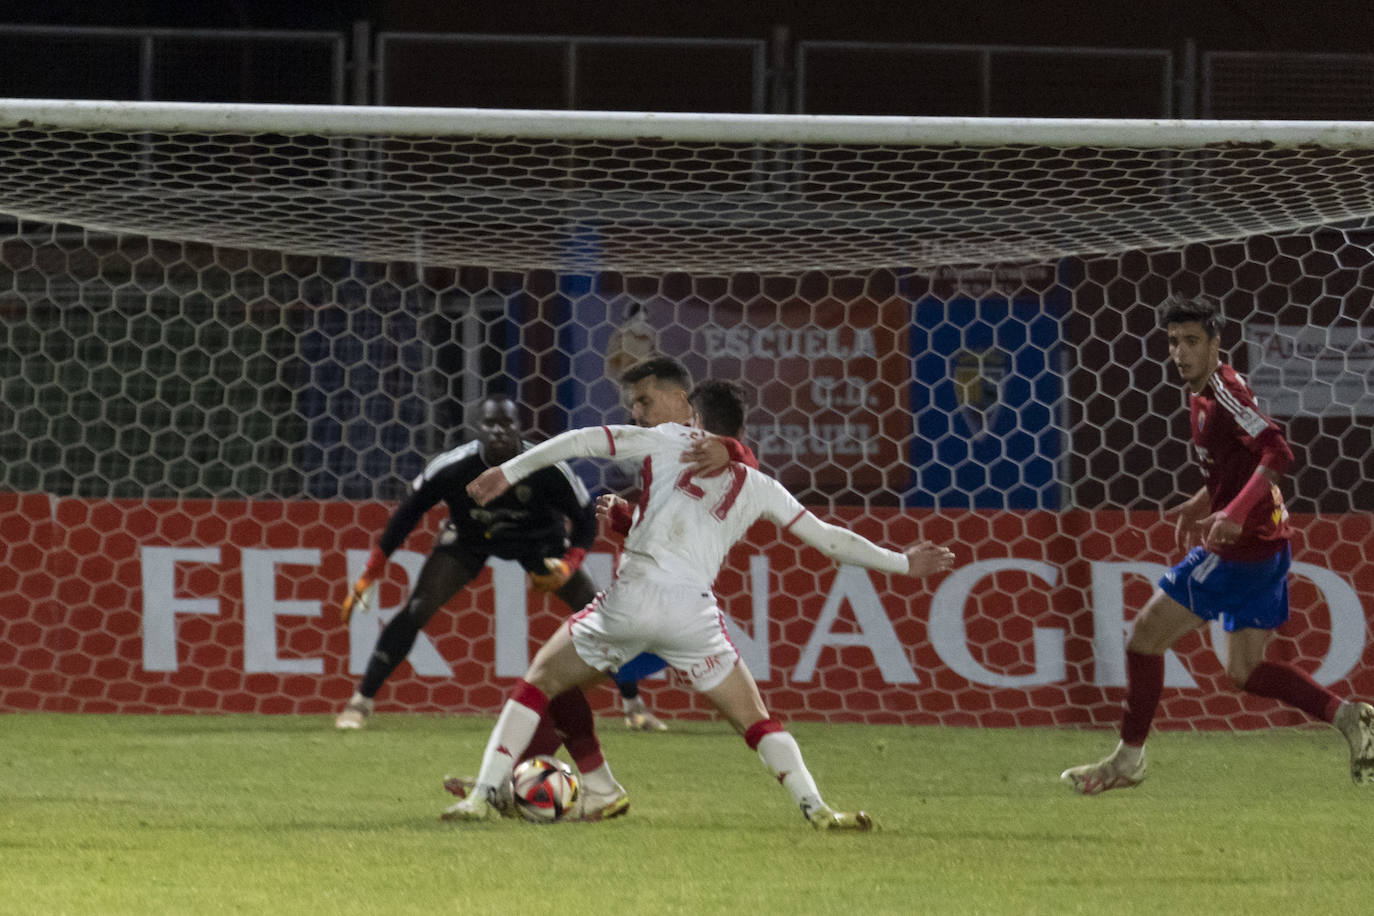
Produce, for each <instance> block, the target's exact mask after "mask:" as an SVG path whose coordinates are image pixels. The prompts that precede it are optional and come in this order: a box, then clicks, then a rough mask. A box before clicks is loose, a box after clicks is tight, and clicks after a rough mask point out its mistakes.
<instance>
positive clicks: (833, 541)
mask: <svg viewBox="0 0 1374 916" xmlns="http://www.w3.org/2000/svg"><path fill="white" fill-rule="evenodd" d="M787 530H788V531H791V532H792V533H793V534H795V535H796V536H797V537H799V538H801V539H802V540H803V541H805V542H806V543H808V544H810V545H811V546H812V547H815V548H816V549H817V550H819V551H820V552H821V553H823V554H825V555H826V556H828V557H830V558H831V559H832V560H836V561H838V562H840V563H853V564H854V565H856V566H865V567H867V568H869V569H876V570H879V571H881V572H890V573H899V574H901V575H907V576H928V575H931V574H932V573H937V572H941V571H943V570H946V569H949V568H950V567H951V566H953V565H954V554H953V553H951V552H950V551H949V550H948V549H946V548H944V547H938V546H936V545H935V544H932V543H931V542H929V541H922V542H921V543H919V544H917V545H916V546H914V547H911V548H908V549H907V551H906V552H905V553H898V552H896V551H895V550H888V549H887V548H885V547H879V546H878V545H877V544H874V543H873V542H872V541H870V540H869V539H868V538H866V537H863V536H862V535H859V534H855V533H854V532H853V531H850V530H849V529H848V528H841V527H840V526H839V525H831V524H829V523H827V522H823V521H821V520H820V519H818V518H816V516H814V515H812V514H811V513H810V512H803V513H802V514H801V515H799V516H798V517H797V518H796V519H795V520H794V521H793V522H792V523H791V524H790V525H788V526H787Z"/></svg>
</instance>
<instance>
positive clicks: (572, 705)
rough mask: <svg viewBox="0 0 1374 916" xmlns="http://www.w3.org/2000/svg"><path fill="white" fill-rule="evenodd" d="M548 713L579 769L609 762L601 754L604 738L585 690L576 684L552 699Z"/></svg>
mask: <svg viewBox="0 0 1374 916" xmlns="http://www.w3.org/2000/svg"><path fill="white" fill-rule="evenodd" d="M548 717H549V719H551V720H552V721H553V728H554V729H555V730H556V733H557V735H558V737H559V738H561V739H562V740H563V745H564V746H565V747H567V749H568V756H569V757H571V758H572V759H573V763H575V764H577V769H578V770H579V771H581V772H583V773H590V772H591V771H592V770H595V769H597V768H598V767H600V766H601V765H602V764H603V763H605V762H606V758H605V757H603V756H602V755H601V742H600V741H599V740H597V737H596V719H595V718H593V716H592V707H591V705H590V704H588V703H587V695H586V694H584V693H583V692H582V691H581V690H579V689H578V688H576V687H574V688H573V689H572V690H565V691H563V692H562V693H560V694H559V695H558V696H556V697H554V698H553V699H552V700H550V701H549V716H548ZM540 724H541V726H542V724H543V723H540Z"/></svg>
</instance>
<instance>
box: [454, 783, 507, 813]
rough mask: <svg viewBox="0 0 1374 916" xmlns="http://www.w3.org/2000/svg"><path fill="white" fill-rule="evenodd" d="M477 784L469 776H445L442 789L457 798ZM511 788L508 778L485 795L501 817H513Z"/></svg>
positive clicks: (466, 793) (464, 795)
mask: <svg viewBox="0 0 1374 916" xmlns="http://www.w3.org/2000/svg"><path fill="white" fill-rule="evenodd" d="M475 785H477V780H476V779H474V778H472V777H471V776H445V777H444V790H445V791H446V792H448V793H449V794H450V795H456V796H458V797H459V798H467V797H468V793H470V792H471V791H472V787H473V786H475ZM513 791H514V790H513V789H512V788H511V784H510V780H506V781H505V782H503V783H502V784H501V785H500V787H499V788H497V790H496V791H495V792H493V793H492V794H491V795H490V796H488V797H487V802H488V803H490V805H491V806H492V807H493V808H495V809H496V811H497V813H498V814H500V815H501V816H502V817H515V816H516V814H517V812H516V810H515V796H514V794H513Z"/></svg>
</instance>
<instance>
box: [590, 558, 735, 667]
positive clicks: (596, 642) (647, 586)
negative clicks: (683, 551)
mask: <svg viewBox="0 0 1374 916" xmlns="http://www.w3.org/2000/svg"><path fill="white" fill-rule="evenodd" d="M568 627H569V632H570V633H571V634H572V643H573V648H574V649H576V650H577V654H578V656H579V657H580V658H581V659H582V660H583V661H584V662H586V663H587V664H588V665H591V666H592V667H593V668H596V669H597V670H598V671H606V672H611V671H615V670H616V669H618V668H619V667H620V666H621V665H623V664H625V663H626V662H628V661H630V659H632V658H634V657H635V656H637V655H639V654H640V653H641V652H652V653H654V654H655V655H657V656H659V657H660V658H662V659H663V660H664V661H665V662H667V663H668V665H669V666H670V667H671V668H672V669H673V671H674V672H675V673H676V674H677V676H678V677H680V678H682V680H684V681H685V682H687V683H688V684H690V685H691V686H692V689H694V690H697V691H702V692H704V691H707V690H710V689H712V688H713V687H717V686H719V685H720V682H721V681H723V680H725V676H726V675H728V674H729V673H730V670H731V669H732V668H734V667H735V663H736V662H737V661H738V660H739V652H738V651H737V650H736V649H735V644H734V643H732V642H731V641H730V636H729V634H728V633H727V632H726V630H725V615H724V614H722V613H721V610H720V608H719V607H717V606H716V598H715V596H714V595H712V594H711V593H710V592H709V591H702V590H701V587H700V586H699V585H684V584H677V583H666V584H660V583H657V582H654V581H653V580H651V579H649V578H647V577H644V576H633V577H631V578H626V577H625V576H622V577H621V578H619V579H617V580H616V581H615V582H614V583H613V584H612V585H611V587H610V588H609V589H607V590H606V592H605V593H603V594H599V595H597V597H596V600H595V601H593V602H592V603H591V604H589V605H587V607H586V608H584V609H583V610H581V611H579V612H578V613H576V614H574V615H573V617H572V619H571V620H570V621H569V623H568Z"/></svg>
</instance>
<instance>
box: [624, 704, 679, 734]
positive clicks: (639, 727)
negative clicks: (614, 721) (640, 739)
mask: <svg viewBox="0 0 1374 916" xmlns="http://www.w3.org/2000/svg"><path fill="white" fill-rule="evenodd" d="M623 702H624V706H625V727H626V728H628V729H630V730H631V731H637V732H666V731H667V730H668V726H667V725H664V724H663V722H662V721H661V720H660V719H659V718H658V716H656V715H654V714H653V713H651V712H649V707H648V706H646V705H644V699H643V697H635V698H634V699H632V700H624V701H623Z"/></svg>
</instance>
